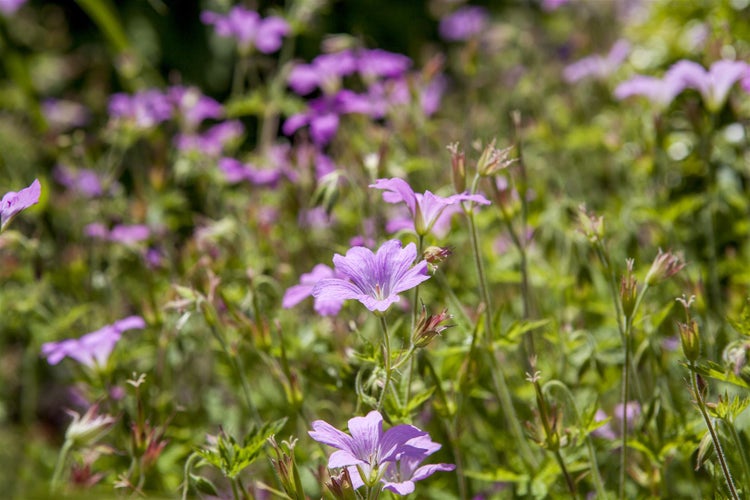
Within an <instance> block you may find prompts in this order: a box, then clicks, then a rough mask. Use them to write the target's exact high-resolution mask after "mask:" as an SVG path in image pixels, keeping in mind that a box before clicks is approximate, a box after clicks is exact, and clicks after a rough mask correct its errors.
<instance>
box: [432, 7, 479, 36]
mask: <svg viewBox="0 0 750 500" xmlns="http://www.w3.org/2000/svg"><path fill="white" fill-rule="evenodd" d="M489 17H490V16H489V13H488V12H487V9H485V8H483V7H476V6H466V7H461V8H460V9H458V10H456V11H455V12H453V13H452V14H449V15H447V16H445V17H444V18H442V19H441V20H440V26H439V28H438V31H439V33H440V36H441V37H442V39H443V40H447V41H449V42H461V41H465V40H469V39H471V38H476V37H478V36H479V35H481V34H482V33H484V31H485V30H486V29H487V25H488V24H489Z"/></svg>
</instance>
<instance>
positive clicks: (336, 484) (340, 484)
mask: <svg viewBox="0 0 750 500" xmlns="http://www.w3.org/2000/svg"><path fill="white" fill-rule="evenodd" d="M326 488H328V491H330V492H331V494H332V495H333V498H335V499H336V500H354V499H355V498H356V496H355V495H354V489H353V488H352V480H351V478H350V477H349V469H347V468H346V467H344V468H343V469H342V471H341V472H339V473H338V474H336V475H334V476H331V480H330V481H327V482H326Z"/></svg>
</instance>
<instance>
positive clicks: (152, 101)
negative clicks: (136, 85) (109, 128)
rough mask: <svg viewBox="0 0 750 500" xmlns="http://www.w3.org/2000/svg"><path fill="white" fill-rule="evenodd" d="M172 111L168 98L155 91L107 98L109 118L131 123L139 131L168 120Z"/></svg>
mask: <svg viewBox="0 0 750 500" xmlns="http://www.w3.org/2000/svg"><path fill="white" fill-rule="evenodd" d="M172 111H173V108H172V103H171V102H170V100H169V98H168V97H167V96H166V95H165V94H164V93H162V92H160V91H158V90H156V89H150V90H143V91H141V92H137V93H136V94H133V95H128V94H122V93H119V94H113V95H112V96H110V98H109V114H110V116H111V117H112V118H115V119H121V120H126V121H129V122H132V123H133V124H134V125H135V127H136V128H139V129H149V128H152V127H155V126H156V125H158V124H159V123H162V122H165V121H167V120H169V119H170V118H171V117H172Z"/></svg>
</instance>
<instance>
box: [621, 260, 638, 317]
mask: <svg viewBox="0 0 750 500" xmlns="http://www.w3.org/2000/svg"><path fill="white" fill-rule="evenodd" d="M626 262H627V271H626V272H625V274H624V275H623V277H622V279H621V280H620V303H621V304H622V311H623V313H625V316H626V317H628V318H629V317H630V316H631V315H632V314H633V310H634V309H635V303H636V300H637V297H638V284H637V280H636V279H635V275H634V274H633V265H634V264H635V261H634V260H633V259H627V261H626Z"/></svg>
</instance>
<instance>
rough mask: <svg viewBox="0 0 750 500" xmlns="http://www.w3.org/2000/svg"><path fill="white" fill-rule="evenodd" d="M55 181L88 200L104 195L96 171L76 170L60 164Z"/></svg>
mask: <svg viewBox="0 0 750 500" xmlns="http://www.w3.org/2000/svg"><path fill="white" fill-rule="evenodd" d="M53 175H54V177H55V180H56V181H57V182H59V183H60V184H62V185H63V186H65V187H66V188H68V189H70V190H71V191H75V192H77V193H79V194H81V195H83V196H86V197H88V198H96V197H98V196H102V195H103V194H104V187H103V186H102V181H101V179H100V178H99V174H98V173H97V172H96V171H95V170H91V169H88V168H81V169H77V170H74V169H72V168H70V167H68V166H66V165H62V164H58V165H57V166H55V170H54V172H53Z"/></svg>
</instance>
